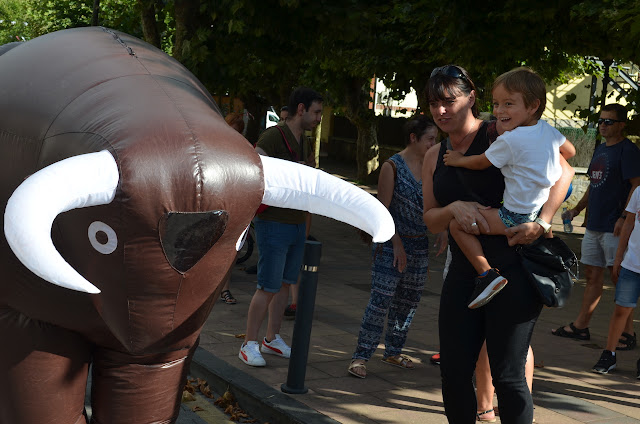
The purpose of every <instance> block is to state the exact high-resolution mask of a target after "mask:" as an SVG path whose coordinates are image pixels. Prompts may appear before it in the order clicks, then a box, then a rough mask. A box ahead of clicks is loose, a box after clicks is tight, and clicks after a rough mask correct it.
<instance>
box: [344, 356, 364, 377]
mask: <svg viewBox="0 0 640 424" xmlns="http://www.w3.org/2000/svg"><path fill="white" fill-rule="evenodd" d="M358 360H359V359H354V360H352V361H351V363H350V364H349V368H348V369H347V371H349V374H351V375H352V376H354V377H358V378H365V377H366V376H367V366H366V365H365V364H364V363H360V362H358V363H355V362H356V361H358ZM359 368H362V369H363V370H364V374H363V375H361V374H358V373H357V372H356V370H357V369H359Z"/></svg>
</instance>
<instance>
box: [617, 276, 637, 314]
mask: <svg viewBox="0 0 640 424" xmlns="http://www.w3.org/2000/svg"><path fill="white" fill-rule="evenodd" d="M639 296H640V274H638V273H637V272H633V271H631V270H628V269H627V268H625V267H622V268H620V275H619V276H618V282H617V283H616V305H618V306H624V307H627V308H635V307H636V306H637V304H638V297H639Z"/></svg>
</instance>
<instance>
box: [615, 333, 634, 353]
mask: <svg viewBox="0 0 640 424" xmlns="http://www.w3.org/2000/svg"><path fill="white" fill-rule="evenodd" d="M618 342H619V343H621V344H623V345H624V346H623V347H617V348H616V351H618V350H632V349H634V348H635V347H636V344H637V343H638V338H637V335H636V333H633V336H632V335H631V334H629V333H622V336H621V338H620V340H618Z"/></svg>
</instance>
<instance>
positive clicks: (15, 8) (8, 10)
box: [0, 0, 30, 44]
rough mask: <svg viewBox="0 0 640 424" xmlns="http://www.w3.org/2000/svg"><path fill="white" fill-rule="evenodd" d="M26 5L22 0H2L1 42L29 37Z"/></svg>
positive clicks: (0, 8) (0, 1)
mask: <svg viewBox="0 0 640 424" xmlns="http://www.w3.org/2000/svg"><path fill="white" fill-rule="evenodd" d="M29 34H30V28H29V23H28V22H27V18H26V7H25V3H24V1H21V0H0V44H5V43H10V42H12V41H19V40H21V39H22V37H24V38H25V39H29Z"/></svg>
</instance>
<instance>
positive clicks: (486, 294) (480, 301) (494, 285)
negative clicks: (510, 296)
mask: <svg viewBox="0 0 640 424" xmlns="http://www.w3.org/2000/svg"><path fill="white" fill-rule="evenodd" d="M507 282H508V281H507V279H506V278H504V277H503V276H499V277H497V278H495V279H494V280H493V281H492V282H491V283H489V285H488V286H487V287H486V288H485V289H484V290H482V292H481V293H480V294H479V295H478V296H476V298H475V299H473V301H471V303H469V306H468V308H469V309H476V308H479V307H481V306H484V305H486V304H487V303H489V301H491V299H493V297H494V296H495V295H497V294H498V293H499V292H500V290H502V289H503V288H504V286H506V285H507Z"/></svg>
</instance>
